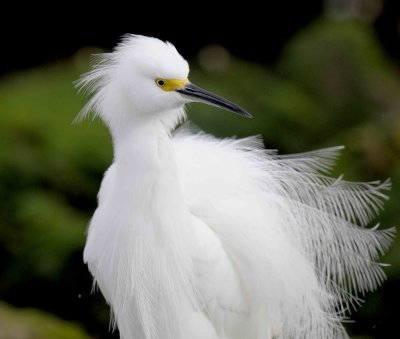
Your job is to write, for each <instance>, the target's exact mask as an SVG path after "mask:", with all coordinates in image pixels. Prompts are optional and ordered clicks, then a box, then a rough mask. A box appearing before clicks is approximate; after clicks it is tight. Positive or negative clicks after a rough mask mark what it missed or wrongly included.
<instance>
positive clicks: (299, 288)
mask: <svg viewBox="0 0 400 339" xmlns="http://www.w3.org/2000/svg"><path fill="white" fill-rule="evenodd" d="M187 74H188V68H187V63H186V61H184V60H183V59H182V57H180V55H179V54H178V53H177V52H176V50H175V48H174V47H173V46H172V45H170V44H164V43H162V42H160V41H159V40H156V39H151V38H145V37H140V36H128V37H126V38H125V40H124V41H123V43H122V44H121V45H120V46H119V47H118V48H117V49H116V50H115V51H114V52H113V53H111V54H107V55H105V56H103V57H100V60H98V64H97V65H96V66H94V68H93V70H92V71H91V72H89V73H88V74H87V75H86V76H84V77H83V78H82V79H81V81H80V85H81V86H83V88H85V89H87V90H88V91H89V92H91V93H92V94H93V95H94V96H93V98H92V99H91V100H90V101H89V103H88V104H87V106H86V107H85V108H84V110H83V113H82V116H86V115H87V112H88V111H89V110H92V111H94V113H95V114H98V115H99V116H100V117H101V118H102V119H103V120H104V121H105V122H106V124H107V125H108V126H109V127H110V130H111V134H112V136H113V143H114V154H115V158H114V162H113V164H112V165H111V167H110V168H109V170H108V171H107V172H106V174H105V176H104V179H103V182H102V185H101V189H100V192H99V197H98V198H99V199H98V200H99V206H98V208H97V210H96V212H95V214H94V216H93V218H92V220H91V224H90V227H89V231H88V237H87V243H86V246H85V252H84V259H85V262H87V263H88V265H89V269H90V271H91V272H92V274H93V276H94V278H95V281H96V282H97V283H98V285H99V287H100V289H101V291H102V293H103V294H104V296H105V298H106V300H107V301H108V302H109V303H110V305H111V308H112V311H113V314H114V317H115V322H116V325H117V326H118V328H119V331H120V334H121V338H123V339H128V338H135V339H187V338H191V339H243V338H246V339H271V338H276V339H287V338H290V339H301V338H304V339H306V338H307V339H317V338H326V339H340V338H347V334H346V332H345V330H344V328H343V326H342V323H341V321H342V320H343V319H344V317H345V316H346V315H347V314H348V312H349V310H350V308H351V307H350V306H355V305H357V304H358V303H359V300H360V299H359V296H360V295H361V296H362V295H364V293H365V292H367V291H371V290H373V289H375V288H376V287H377V286H378V285H379V284H380V283H381V282H382V280H383V279H384V272H383V270H382V265H380V264H379V262H378V261H377V260H378V259H379V255H380V254H382V253H383V252H384V251H385V250H386V249H387V247H388V246H389V244H390V242H391V239H392V237H393V233H394V229H388V230H379V229H377V227H374V228H368V225H369V223H370V222H371V220H372V219H373V218H374V217H375V216H376V215H377V214H378V212H379V210H380V209H381V208H382V202H383V200H385V199H386V198H387V197H386V195H385V194H384V191H385V190H387V189H388V188H389V187H390V183H389V181H386V182H384V183H378V182H372V183H350V182H346V181H343V180H342V178H338V179H332V178H330V177H328V176H327V174H328V173H329V170H330V168H331V167H332V166H333V164H334V161H335V158H336V156H337V155H338V153H339V151H340V149H341V147H334V148H329V149H324V150H319V151H314V152H309V153H302V154H297V155H290V156H279V155H277V153H276V152H275V151H268V150H265V149H264V147H263V145H262V143H261V142H260V140H259V139H257V138H255V137H253V138H246V139H241V140H236V139H223V140H219V139H216V138H214V137H212V136H208V135H205V134H202V133H196V134H193V133H192V132H188V131H187V130H184V129H183V130H180V131H178V133H176V134H175V135H174V136H173V137H172V136H171V132H172V130H173V126H175V125H176V123H177V121H179V120H180V119H182V118H184V116H185V114H184V112H183V109H182V105H183V101H180V100H181V97H180V96H179V95H177V94H176V93H170V94H168V95H167V94H166V93H162V92H161V91H160V89H159V88H157V86H156V85H155V84H154V79H155V78H157V77H166V78H171V79H184V78H186V77H187ZM163 105H164V106H165V107H164V106H163ZM160 107H164V108H163V109H161V108H160Z"/></svg>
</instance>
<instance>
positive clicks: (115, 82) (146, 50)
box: [78, 35, 251, 124]
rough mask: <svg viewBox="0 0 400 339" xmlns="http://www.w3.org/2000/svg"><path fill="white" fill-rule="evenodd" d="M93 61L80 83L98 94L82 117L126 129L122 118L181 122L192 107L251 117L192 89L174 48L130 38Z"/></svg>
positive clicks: (162, 43)
mask: <svg viewBox="0 0 400 339" xmlns="http://www.w3.org/2000/svg"><path fill="white" fill-rule="evenodd" d="M94 61H95V63H94V65H93V67H92V70H91V71H90V72H89V73H87V74H85V75H83V76H82V77H81V79H80V80H79V81H78V86H79V87H80V88H81V89H84V90H86V91H87V92H89V93H91V94H93V96H92V98H91V100H90V101H89V102H88V104H87V105H86V106H85V108H84V109H83V110H82V112H81V114H80V116H81V117H82V116H86V114H87V113H88V112H90V111H92V112H94V113H95V114H98V115H100V116H101V117H102V118H103V120H105V121H106V122H107V123H109V124H112V122H113V121H115V120H119V121H124V123H126V121H125V120H126V119H123V117H125V118H132V119H136V120H137V119H142V120H148V119H153V118H160V119H166V117H170V118H171V120H174V121H175V122H176V120H178V119H179V118H180V117H181V116H183V114H184V110H183V107H184V105H185V104H186V103H189V102H203V103H206V104H210V105H213V106H217V107H220V108H223V109H225V110H229V111H232V112H234V113H237V114H239V115H242V116H245V117H251V115H250V113H248V112H247V111H245V110H244V109H242V108H241V107H239V106H237V105H236V104H234V103H232V102H230V101H228V100H226V99H224V98H222V97H220V96H217V95H215V94H213V93H211V92H208V91H206V90H204V89H202V88H200V87H198V86H195V85H194V84H192V83H191V82H190V81H189V78H188V77H189V66H188V63H187V61H186V60H185V59H184V58H183V57H182V56H181V55H180V54H179V53H178V51H177V50H176V48H175V47H174V46H173V45H172V44H171V43H169V42H163V41H161V40H159V39H156V38H149V37H144V36H139V35H127V36H125V38H124V39H123V40H122V41H121V43H120V44H119V45H118V46H117V47H116V48H115V49H114V51H113V52H112V53H104V54H100V55H98V56H96V58H95V60H94ZM177 112H179V113H177ZM172 124H173V123H172Z"/></svg>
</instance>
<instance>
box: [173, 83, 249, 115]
mask: <svg viewBox="0 0 400 339" xmlns="http://www.w3.org/2000/svg"><path fill="white" fill-rule="evenodd" d="M176 91H177V92H178V93H181V94H182V95H183V96H184V97H185V99H189V100H190V101H194V102H203V103H205V104H209V105H213V106H216V107H220V108H222V109H225V110H227V111H231V112H234V113H236V114H239V115H241V116H242V117H246V118H251V117H252V115H251V114H250V113H249V112H247V111H246V110H244V109H243V108H241V107H239V106H238V105H236V104H234V103H232V102H230V101H228V100H226V99H224V98H221V97H220V96H218V95H215V94H214V93H211V92H209V91H206V90H205V89H202V88H200V87H197V86H196V85H193V84H192V83H190V82H188V83H186V85H185V87H183V88H178V89H177V90H176Z"/></svg>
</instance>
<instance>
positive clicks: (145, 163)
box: [111, 119, 179, 193]
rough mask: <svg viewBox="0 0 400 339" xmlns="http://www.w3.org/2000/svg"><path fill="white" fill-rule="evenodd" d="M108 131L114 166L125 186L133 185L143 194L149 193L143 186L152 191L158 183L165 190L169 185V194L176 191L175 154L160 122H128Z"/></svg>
mask: <svg viewBox="0 0 400 339" xmlns="http://www.w3.org/2000/svg"><path fill="white" fill-rule="evenodd" d="M111 131H112V136H113V144H114V162H115V163H116V165H117V168H118V171H119V173H120V176H121V177H123V178H124V180H126V181H125V182H124V183H123V184H124V185H130V184H132V187H133V182H135V185H134V186H135V187H138V186H137V184H139V186H140V187H141V189H142V190H144V191H148V190H149V187H146V186H145V185H147V186H151V187H152V188H154V187H158V186H160V185H159V184H160V183H161V184H162V185H163V187H164V188H165V185H168V186H169V187H168V189H169V190H173V191H176V190H177V187H178V186H179V185H178V183H177V182H178V176H177V169H176V162H175V151H174V148H173V145H172V141H171V136H170V131H169V129H168V128H166V126H165V125H164V124H163V122H162V121H160V120H157V119H153V120H147V121H137V120H136V121H130V122H126V123H125V124H121V125H120V126H119V128H118V130H116V129H115V128H111ZM131 181H132V183H131ZM157 191H158V190H157ZM177 193H178V192H177Z"/></svg>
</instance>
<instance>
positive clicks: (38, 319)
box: [0, 303, 90, 339]
mask: <svg viewBox="0 0 400 339" xmlns="http://www.w3.org/2000/svg"><path fill="white" fill-rule="evenodd" d="M43 338H52V339H89V338H90V337H89V336H88V335H87V334H86V333H85V332H84V331H83V330H82V329H81V328H80V327H79V326H77V325H73V324H70V323H67V322H66V321H62V320H59V319H57V318H56V317H55V316H53V315H50V314H47V313H45V312H42V311H39V310H35V309H17V308H14V307H11V306H8V305H6V304H4V303H0V339H43Z"/></svg>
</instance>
